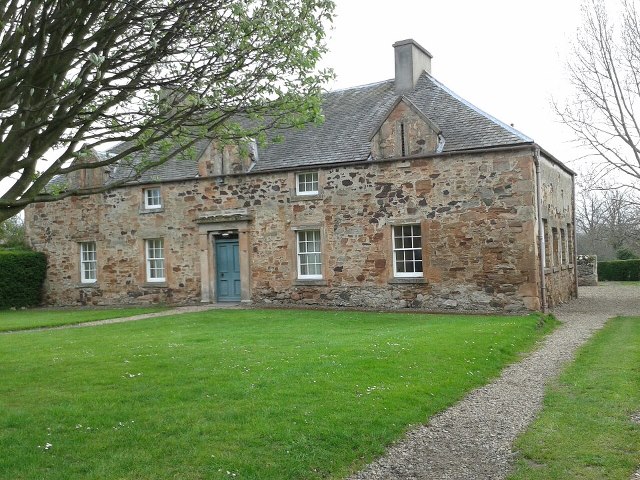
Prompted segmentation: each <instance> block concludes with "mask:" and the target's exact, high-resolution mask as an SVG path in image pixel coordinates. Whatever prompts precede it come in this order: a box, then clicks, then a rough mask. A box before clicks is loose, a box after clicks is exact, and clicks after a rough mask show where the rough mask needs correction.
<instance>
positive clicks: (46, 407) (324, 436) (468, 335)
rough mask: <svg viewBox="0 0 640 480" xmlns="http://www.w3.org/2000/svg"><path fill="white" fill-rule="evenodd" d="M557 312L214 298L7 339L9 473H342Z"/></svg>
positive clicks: (0, 385)
mask: <svg viewBox="0 0 640 480" xmlns="http://www.w3.org/2000/svg"><path fill="white" fill-rule="evenodd" d="M554 324H555V321H554V320H548V321H546V322H541V321H540V317H538V316H527V317H481V316H453V315H446V316H445V315H418V314H393V313H391V314H376V313H362V312H320V311H296V310H286V311H278V310H267V311H260V310H232V311H224V310H214V311H209V312H200V313H194V314H185V315H180V316H179V317H163V318H155V319H151V320H145V321H140V322H131V323H123V324H111V325H105V326H100V327H94V328H85V329H69V330H57V331H48V332H40V333H37V334H19V333H18V334H15V335H10V336H0V378H2V382H0V411H2V415H0V451H2V452H3V453H2V455H0V478H6V479H12V480H20V479H33V478H47V479H48V480H57V479H60V480H61V479H69V478H100V479H121V478H127V479H133V478H135V479H157V478H180V479H181V480H190V479H205V478H206V479H223V478H224V479H229V478H238V479H240V478H242V479H260V480H268V479H278V480H283V479H300V478H305V479H320V478H334V479H337V478H343V477H344V476H346V475H347V474H348V473H349V472H352V471H354V470H357V469H359V468H360V467H361V466H362V465H364V464H365V463H366V462H368V461H370V460H372V459H373V458H374V457H375V456H377V455H380V454H381V453H383V451H384V448H385V446H387V445H388V444H389V443H390V442H392V441H394V440H396V439H398V438H399V437H400V436H401V435H402V434H403V433H404V432H405V431H406V429H407V428H408V427H409V426H410V425H412V424H417V423H423V422H425V421H426V420H427V418H428V417H429V416H431V415H433V414H434V413H436V412H438V411H441V410H443V409H444V408H446V407H447V406H449V405H451V404H452V403H453V402H455V401H456V400H458V399H459V398H461V397H462V396H463V395H464V394H465V393H466V392H468V391H469V390H470V389H472V388H474V387H477V386H479V385H482V384H484V383H486V382H487V381H488V380H490V379H491V378H493V377H495V376H497V375H498V374H499V372H500V370H501V369H502V368H503V367H504V366H505V364H507V363H509V362H512V361H514V360H516V359H517V358H518V357H519V356H520V355H521V353H522V352H523V351H526V350H528V349H530V348H531V347H532V346H533V344H534V342H535V341H536V340H538V339H539V338H541V337H542V336H543V335H544V334H545V333H546V332H548V331H549V330H550V329H552V328H553V326H554Z"/></svg>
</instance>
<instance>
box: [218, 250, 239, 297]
mask: <svg viewBox="0 0 640 480" xmlns="http://www.w3.org/2000/svg"><path fill="white" fill-rule="evenodd" d="M239 254H240V249H239V248H238V239H237V238H232V239H225V238H221V239H216V292H218V295H217V297H218V301H219V302H239V301H240V255H239Z"/></svg>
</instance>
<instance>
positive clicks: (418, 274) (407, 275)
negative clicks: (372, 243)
mask: <svg viewBox="0 0 640 480" xmlns="http://www.w3.org/2000/svg"><path fill="white" fill-rule="evenodd" d="M407 227H410V228H411V232H410V233H411V234H410V235H409V236H405V235H404V229H405V228H407ZM415 228H417V229H418V235H415ZM398 229H400V231H401V234H402V235H401V238H403V239H404V238H411V239H414V238H418V239H419V245H418V246H415V244H414V241H413V240H412V241H411V246H409V247H405V246H404V241H403V242H402V246H401V247H398V246H397V245H396V239H397V238H398V232H397V230H398ZM391 232H392V235H391V241H392V248H393V276H394V277H398V278H422V277H424V259H423V258H422V228H421V226H420V224H416V223H412V224H404V225H393V226H392V228H391ZM418 251H419V252H420V259H419V260H418V259H416V258H415V255H414V258H413V259H410V260H409V261H410V262H412V263H413V264H414V267H415V266H416V265H417V264H418V263H420V271H419V272H418V271H415V272H399V271H398V253H399V252H403V254H402V255H403V256H404V255H405V252H418ZM406 261H407V260H406V258H405V259H404V262H401V263H405V262H406Z"/></svg>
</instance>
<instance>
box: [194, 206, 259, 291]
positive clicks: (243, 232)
mask: <svg viewBox="0 0 640 480" xmlns="http://www.w3.org/2000/svg"><path fill="white" fill-rule="evenodd" d="M251 220H252V217H251V216H250V215H248V214H247V213H246V211H237V210H234V211H231V212H223V213H217V212H216V213H204V214H201V216H200V218H198V219H197V220H196V223H197V224H198V237H199V242H198V243H199V249H200V294H201V298H200V301H201V302H202V303H215V302H216V299H217V292H216V260H215V257H216V251H215V237H216V236H217V235H222V234H223V233H229V234H234V235H236V234H237V235H238V247H239V253H240V301H241V302H243V303H248V302H251V275H250V271H251V270H250V262H251V259H250V252H249V237H250V235H249V223H250V222H251Z"/></svg>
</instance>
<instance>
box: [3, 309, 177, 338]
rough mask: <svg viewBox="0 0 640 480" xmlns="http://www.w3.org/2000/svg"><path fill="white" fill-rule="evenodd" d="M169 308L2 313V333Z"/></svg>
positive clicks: (128, 315)
mask: <svg viewBox="0 0 640 480" xmlns="http://www.w3.org/2000/svg"><path fill="white" fill-rule="evenodd" d="M163 310H167V307H162V306H155V307H131V308H111V309H105V310H103V309H98V310H69V309H57V310H52V309H34V310H2V311H0V332H7V331H12V330H29V329H33V328H42V327H57V326H60V325H72V324H76V323H83V322H92V321H94V320H106V319H108V318H123V317H131V316H133V315H141V314H143V313H153V312H161V311H163Z"/></svg>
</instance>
